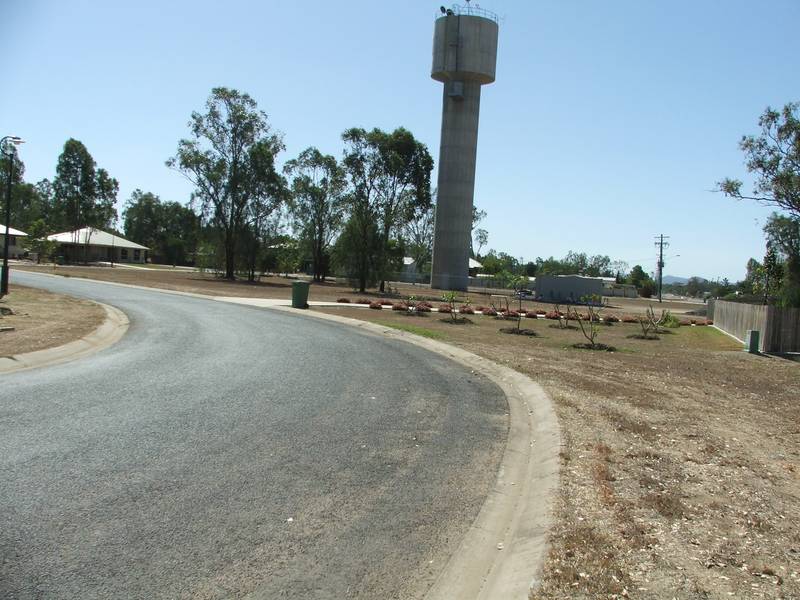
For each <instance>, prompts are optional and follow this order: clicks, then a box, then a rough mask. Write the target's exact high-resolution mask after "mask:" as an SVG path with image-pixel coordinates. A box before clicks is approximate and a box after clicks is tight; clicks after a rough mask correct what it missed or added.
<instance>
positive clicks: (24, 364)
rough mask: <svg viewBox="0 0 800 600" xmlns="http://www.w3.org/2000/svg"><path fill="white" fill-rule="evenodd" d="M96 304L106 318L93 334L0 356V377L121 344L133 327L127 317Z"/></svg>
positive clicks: (111, 307)
mask: <svg viewBox="0 0 800 600" xmlns="http://www.w3.org/2000/svg"><path fill="white" fill-rule="evenodd" d="M95 304H100V306H102V307H103V309H104V310H105V312H106V318H105V320H104V321H103V323H101V324H100V326H99V327H98V328H97V329H95V330H94V331H93V332H91V333H90V334H88V335H85V336H83V337H82V338H80V339H77V340H75V341H74V342H70V343H68V344H64V345H63V346H56V347H55V348H46V349H45V350H37V351H35V352H26V353H25V354H17V355H14V356H11V357H0V374H5V373H14V372H16V371H22V370H25V369H33V368H36V367H45V366H49V365H55V364H59V363H64V362H67V361H71V360H75V359H77V358H82V357H84V356H89V355H90V354H94V353H95V352H100V350H103V349H105V348H108V347H109V346H111V345H112V344H115V343H116V342H118V341H119V340H120V338H122V336H123V335H125V332H126V331H128V326H129V325H130V321H128V317H127V316H126V315H125V313H124V312H122V311H121V310H119V309H118V308H114V307H113V306H108V305H107V304H101V303H99V302H96V303H95Z"/></svg>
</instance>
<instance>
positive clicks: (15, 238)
mask: <svg viewBox="0 0 800 600" xmlns="http://www.w3.org/2000/svg"><path fill="white" fill-rule="evenodd" d="M24 237H28V234H27V233H25V232H23V231H20V230H19V229H14V228H13V227H9V228H8V258H19V257H20V256H22V255H24V254H25V252H26V250H25V249H24V248H23V247H22V239H21V238H24ZM5 247H6V226H5V225H0V256H3V252H4V251H5Z"/></svg>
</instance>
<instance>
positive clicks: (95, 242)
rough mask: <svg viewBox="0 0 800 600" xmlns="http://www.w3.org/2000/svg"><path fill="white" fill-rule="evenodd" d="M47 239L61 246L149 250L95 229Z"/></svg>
mask: <svg viewBox="0 0 800 600" xmlns="http://www.w3.org/2000/svg"><path fill="white" fill-rule="evenodd" d="M47 239H48V240H50V241H51V242H58V243H60V244H81V245H88V246H106V247H108V248H111V247H112V246H113V247H115V248H132V249H133V250H149V248H148V247H147V246H142V245H141V244H137V243H136V242H132V241H130V240H126V239H125V238H121V237H119V236H118V235H114V234H111V233H108V232H106V231H103V230H102V229H95V228H94V227H84V228H83V229H78V230H77V231H65V232H64V233H55V234H53V235H48V236H47Z"/></svg>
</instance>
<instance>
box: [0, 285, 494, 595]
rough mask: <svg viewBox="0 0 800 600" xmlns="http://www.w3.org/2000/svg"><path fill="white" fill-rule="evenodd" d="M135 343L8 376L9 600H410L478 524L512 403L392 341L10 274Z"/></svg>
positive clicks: (0, 412) (0, 503)
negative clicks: (78, 302) (79, 305)
mask: <svg viewBox="0 0 800 600" xmlns="http://www.w3.org/2000/svg"><path fill="white" fill-rule="evenodd" d="M12 283H19V284H23V285H33V286H37V287H42V288H46V289H49V290H52V291H55V292H59V293H66V294H71V295H74V296H79V297H84V298H91V299H94V300H98V301H100V302H105V303H108V304H111V305H113V306H116V307H117V308H119V309H121V310H123V311H124V312H125V313H126V314H127V315H128V316H129V318H130V321H131V326H130V329H129V331H128V333H127V335H126V336H125V337H124V338H123V339H122V340H121V341H120V342H119V343H117V344H116V345H114V346H113V347H111V348H109V349H106V350H104V351H102V352H100V353H98V354H96V355H94V356H92V357H89V358H84V359H80V360H77V361H74V362H70V363H66V364H62V365H57V366H52V367H47V368H42V369H34V370H30V371H22V372H18V373H14V374H10V375H5V376H0V426H2V435H0V556H2V563H0V597H3V598H59V599H68V598H82V599H90V598H148V599H149V598H230V597H243V596H244V597H248V595H249V597H250V598H264V599H267V598H270V599H272V598H325V599H330V598H408V597H419V596H421V595H422V594H423V593H424V591H425V590H426V589H427V588H428V587H429V585H430V584H431V582H432V581H433V580H434V578H435V577H436V576H437V574H438V573H439V572H440V571H441V569H442V567H443V566H444V563H445V561H446V560H447V557H448V556H449V555H450V553H452V552H453V551H454V550H455V549H456V547H457V545H458V542H459V540H460V539H461V536H462V535H463V533H464V532H465V531H466V529H467V528H468V527H469V525H470V523H471V522H472V520H473V519H474V518H475V516H476V515H477V512H478V510H479V509H480V507H481V505H482V503H483V501H484V499H485V497H486V495H487V493H488V492H489V490H490V488H491V485H492V483H493V482H494V480H495V477H496V470H497V466H498V464H499V460H500V457H501V454H502V451H503V448H504V444H505V440H506V433H507V429H508V417H507V415H506V412H507V405H506V400H505V396H504V395H503V393H502V392H501V391H500V389H499V388H497V387H496V386H495V385H494V384H492V383H490V382H489V381H488V380H486V379H484V378H482V377H479V376H478V375H476V374H474V373H472V372H470V371H469V370H465V369H464V368H462V367H459V366H457V365H455V364H454V363H451V362H449V361H447V360H445V359H444V358H442V357H440V356H438V355H435V354H432V353H428V352H426V351H424V350H422V349H419V348H416V347H414V346H411V345H409V344H405V343H403V342H400V341H392V340H385V339H382V338H379V337H375V336H373V335H370V334H367V333H363V332H360V331H354V330H352V329H349V328H347V327H344V326H341V325H337V324H332V323H327V322H320V321H317V320H312V319H307V318H303V317H302V316H293V315H287V314H284V313H276V312H271V311H269V310H264V309H257V308H252V307H247V306H238V305H231V304H227V303H223V302H215V301H210V300H203V299H197V298H191V297H185V296H177V295H172V294H167V293H162V292H158V291H148V290H139V289H133V288H126V287H120V286H112V285H108V284H103V283H97V282H90V281H84V280H76V279H62V278H51V277H44V276H40V275H34V274H29V273H21V272H19V271H17V272H14V273H13V274H12Z"/></svg>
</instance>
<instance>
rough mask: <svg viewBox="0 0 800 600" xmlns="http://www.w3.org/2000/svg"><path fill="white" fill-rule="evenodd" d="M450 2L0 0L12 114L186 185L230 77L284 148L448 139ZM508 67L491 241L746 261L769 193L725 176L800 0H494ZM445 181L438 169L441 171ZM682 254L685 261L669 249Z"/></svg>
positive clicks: (488, 111) (48, 155)
mask: <svg viewBox="0 0 800 600" xmlns="http://www.w3.org/2000/svg"><path fill="white" fill-rule="evenodd" d="M440 4H441V2H440V1H439V2H430V1H428V0H413V1H412V0H410V1H405V2H386V1H376V0H372V1H367V0H348V1H346V2H344V1H343V2H338V3H337V2H319V1H317V0H305V1H304V2H296V1H288V0H287V1H278V0H274V1H271V2H266V1H264V2H255V1H253V2H239V1H233V0H231V1H227V2H224V3H223V2H218V1H215V2H212V1H208V0H192V1H191V2H163V1H162V2H151V1H149V0H141V1H138V2H135V3H134V2H128V3H123V2H101V1H99V0H98V1H95V2H88V1H81V0H71V1H70V2H60V1H55V0H53V1H42V0H2V1H1V2H0V56H2V57H3V58H2V60H1V61H0V64H2V81H3V85H2V89H3V93H2V95H0V131H2V135H6V134H16V135H20V136H22V137H24V138H25V139H26V140H27V143H26V144H25V145H24V146H22V147H21V151H20V155H21V158H22V159H23V161H24V162H25V164H26V168H27V174H26V178H27V179H28V180H30V181H35V180H39V179H41V178H43V177H49V178H52V177H53V175H54V171H55V164H56V159H57V157H58V154H59V153H60V152H61V148H62V146H63V144H64V142H65V141H66V140H67V138H69V137H75V138H77V139H79V140H81V141H82V142H84V144H86V146H87V147H88V149H89V151H90V152H91V153H92V155H93V156H94V158H95V160H96V161H97V163H98V165H99V166H102V167H104V168H106V169H107V170H108V171H109V172H110V173H111V174H112V175H113V176H114V177H116V178H117V179H118V180H119V181H120V195H119V199H120V206H121V205H122V203H124V201H125V200H126V199H127V198H128V197H129V196H130V193H131V191H132V190H133V189H135V188H141V189H144V190H148V191H152V192H154V193H156V194H158V195H159V196H161V198H162V199H165V200H177V201H180V202H187V201H188V199H189V195H190V193H191V186H190V185H189V184H188V182H186V181H185V180H184V179H183V178H182V177H181V175H180V174H178V173H176V172H174V171H171V170H169V169H167V168H166V167H165V166H164V161H165V160H166V159H167V158H169V157H170V156H172V155H173V154H174V152H175V149H176V146H177V142H178V140H179V139H180V138H181V137H186V136H187V135H188V129H187V126H186V125H187V122H188V120H189V115H190V114H191V112H192V111H193V110H201V109H202V107H203V104H204V102H205V100H206V98H207V97H208V94H209V92H210V90H211V88H212V87H215V86H227V87H233V88H237V89H239V90H241V91H245V92H247V93H249V94H250V95H251V96H252V97H253V98H254V99H255V100H256V101H257V102H258V103H259V106H260V108H261V109H263V110H264V111H265V112H266V113H267V114H268V115H269V118H270V121H271V123H272V125H273V127H274V128H275V129H276V130H278V131H281V132H283V134H284V136H285V143H286V148H287V149H286V152H285V153H283V154H282V155H281V157H279V158H280V162H283V161H285V160H288V159H290V158H293V157H295V156H296V155H297V154H299V152H300V151H302V150H303V149H304V148H306V147H308V146H311V145H315V146H317V147H319V148H320V149H321V150H322V151H324V152H326V153H331V154H333V155H335V156H337V157H338V156H340V155H341V152H342V144H341V141H340V135H341V132H342V131H344V130H345V129H346V128H348V127H352V126H361V127H366V128H371V127H381V128H384V129H393V128H395V127H397V126H401V125H402V126H404V127H406V128H408V129H410V130H411V131H412V132H413V133H414V134H415V135H416V136H417V137H418V138H419V139H421V140H422V141H423V142H425V143H426V144H427V145H428V147H429V149H430V151H431V154H432V155H433V156H434V158H438V152H439V128H440V117H441V115H440V110H441V88H440V85H441V84H439V83H437V82H435V81H433V80H432V79H430V62H431V41H432V31H433V20H434V17H435V15H436V14H437V12H438V7H439V5H440ZM481 6H482V7H483V8H487V9H490V10H493V11H495V12H497V13H498V14H499V15H500V16H501V28H500V48H499V55H498V65H497V81H496V82H495V83H494V84H492V85H490V86H486V87H484V89H483V97H482V102H481V129H480V136H479V147H478V171H477V178H476V189H475V203H476V205H477V206H478V207H480V208H482V209H484V210H486V211H487V212H488V214H489V216H488V218H487V219H486V221H485V223H484V226H485V228H486V229H488V231H489V246H490V247H492V248H495V249H497V250H502V251H506V252H508V253H510V254H512V255H514V256H518V257H523V258H524V259H525V260H529V259H535V258H536V257H537V256H542V257H546V256H550V255H555V256H557V257H560V256H563V255H565V254H566V253H567V252H568V251H569V250H575V251H584V252H588V253H590V254H596V253H602V254H608V255H610V256H611V257H612V258H615V259H621V260H626V261H628V262H629V263H631V265H633V264H636V263H640V264H642V265H643V266H644V267H645V270H648V271H650V270H653V269H654V264H655V248H654V246H653V237H654V236H655V235H656V234H659V233H664V234H667V235H670V236H671V239H670V241H671V243H672V246H671V248H670V249H669V250H668V252H667V256H668V257H671V258H668V260H667V267H666V269H665V272H666V273H668V274H673V275H683V276H689V275H694V274H697V275H702V276H705V277H709V278H716V277H720V278H721V277H728V278H729V279H732V280H733V279H740V278H742V277H743V276H744V270H745V263H746V261H747V259H748V258H749V257H751V256H756V257H761V256H762V255H763V253H764V241H763V234H762V232H761V227H762V226H763V224H764V221H765V219H766V217H767V216H768V215H769V213H770V212H771V211H770V209H768V208H765V207H761V206H758V205H755V204H752V203H745V202H735V201H733V200H730V199H727V198H724V197H723V196H721V195H720V194H714V193H710V192H709V190H711V189H712V188H713V187H714V184H715V182H716V181H718V180H719V179H721V178H723V177H724V176H737V177H740V178H743V179H744V180H745V181H748V179H747V177H746V176H745V175H746V174H745V171H744V165H743V156H742V154H741V152H740V150H739V149H738V145H737V144H738V141H739V139H740V137H741V135H742V134H745V133H755V132H756V130H757V120H758V116H759V115H760V114H761V112H762V111H763V110H764V108H765V107H766V106H768V105H771V106H782V105H783V104H785V103H786V102H789V101H793V100H800V90H799V89H798V75H797V57H798V56H800V36H798V35H797V24H798V23H800V2H797V1H796V0H783V1H779V0H765V1H764V2H752V1H747V2H746V1H737V0H715V1H712V0H707V1H691V2H690V1H671V2H642V1H641V0H624V1H623V0H619V1H604V2H600V1H598V0H594V1H590V0H582V1H578V0H575V1H566V0H558V1H556V0H549V1H545V0H542V1H538V2H534V1H522V0H518V1H511V0H494V1H493V2H489V1H486V2H483V3H481ZM434 181H435V175H434ZM676 254H679V255H680V256H678V257H673V255H676Z"/></svg>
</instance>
